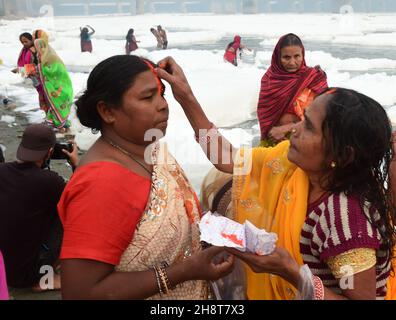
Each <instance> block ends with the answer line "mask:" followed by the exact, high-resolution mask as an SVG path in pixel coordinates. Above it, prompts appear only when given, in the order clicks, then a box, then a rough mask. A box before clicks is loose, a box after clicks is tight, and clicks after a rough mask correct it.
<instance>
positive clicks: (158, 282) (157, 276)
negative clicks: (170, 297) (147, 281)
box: [153, 267, 163, 297]
mask: <svg viewBox="0 0 396 320" xmlns="http://www.w3.org/2000/svg"><path fill="white" fill-rule="evenodd" d="M153 269H154V273H155V279H156V280H157V286H158V291H159V294H160V296H161V297H162V294H163V291H162V287H161V282H160V277H159V274H158V270H157V268H156V267H154V268H153Z"/></svg>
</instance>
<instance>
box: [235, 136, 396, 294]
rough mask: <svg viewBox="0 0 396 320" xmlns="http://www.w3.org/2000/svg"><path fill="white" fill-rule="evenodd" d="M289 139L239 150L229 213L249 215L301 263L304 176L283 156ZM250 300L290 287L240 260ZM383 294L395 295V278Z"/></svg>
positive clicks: (287, 290)
mask: <svg viewBox="0 0 396 320" xmlns="http://www.w3.org/2000/svg"><path fill="white" fill-rule="evenodd" d="M289 146H290V142H289V141H285V142H282V143H280V144H279V145H277V146H276V147H273V148H254V149H241V150H239V152H238V154H237V157H236V159H235V167H234V178H233V179H234V180H233V191H232V192H233V193H232V204H233V216H234V219H235V220H236V221H238V222H239V223H244V222H245V220H249V221H250V222H252V223H253V224H255V225H256V226H257V227H258V228H261V229H265V230H267V231H268V232H275V233H276V234H277V235H278V242H277V246H279V247H282V248H285V249H286V250H287V251H288V252H289V253H291V255H292V256H293V257H294V258H295V260H296V261H297V263H298V264H299V265H301V266H302V265H303V264H304V262H303V259H302V256H301V253H300V236H301V230H302V227H303V224H304V221H305V218H306V213H307V204H308V192H309V180H308V177H307V175H306V174H305V173H304V172H303V171H302V170H301V169H300V168H298V167H296V166H295V165H294V164H292V163H291V162H290V161H288V159H287V154H288V151H289ZM246 278H247V296H248V298H249V299H250V300H291V299H294V298H295V297H296V293H297V292H296V291H297V290H296V288H294V287H293V286H292V285H291V284H289V283H288V282H287V281H285V280H283V279H282V278H280V277H278V276H274V275H270V274H258V273H254V272H253V271H252V270H251V269H250V268H248V267H247V266H246ZM386 299H387V300H395V299H396V278H395V277H390V278H389V281H388V294H387V297H386Z"/></svg>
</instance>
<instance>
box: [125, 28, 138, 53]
mask: <svg viewBox="0 0 396 320" xmlns="http://www.w3.org/2000/svg"><path fill="white" fill-rule="evenodd" d="M134 32H135V30H134V29H129V31H128V34H127V36H126V44H125V53H126V55H128V56H129V55H130V54H131V52H132V51H135V50H137V49H138V48H139V47H138V45H137V43H138V42H139V41H136V37H135V35H134Z"/></svg>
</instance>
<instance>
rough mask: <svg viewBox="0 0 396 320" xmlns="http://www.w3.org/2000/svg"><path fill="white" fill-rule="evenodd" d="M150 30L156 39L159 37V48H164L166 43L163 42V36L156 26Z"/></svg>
mask: <svg viewBox="0 0 396 320" xmlns="http://www.w3.org/2000/svg"><path fill="white" fill-rule="evenodd" d="M150 31H151V33H152V34H153V35H154V37H155V39H157V49H162V48H163V46H164V44H163V42H162V38H161V36H160V35H159V33H158V31H157V30H156V29H155V28H151V29H150Z"/></svg>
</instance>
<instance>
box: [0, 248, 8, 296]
mask: <svg viewBox="0 0 396 320" xmlns="http://www.w3.org/2000/svg"><path fill="white" fill-rule="evenodd" d="M8 299H9V297H8V288H7V281H6V273H5V267H4V261H3V255H2V254H1V251H0V300H8Z"/></svg>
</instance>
